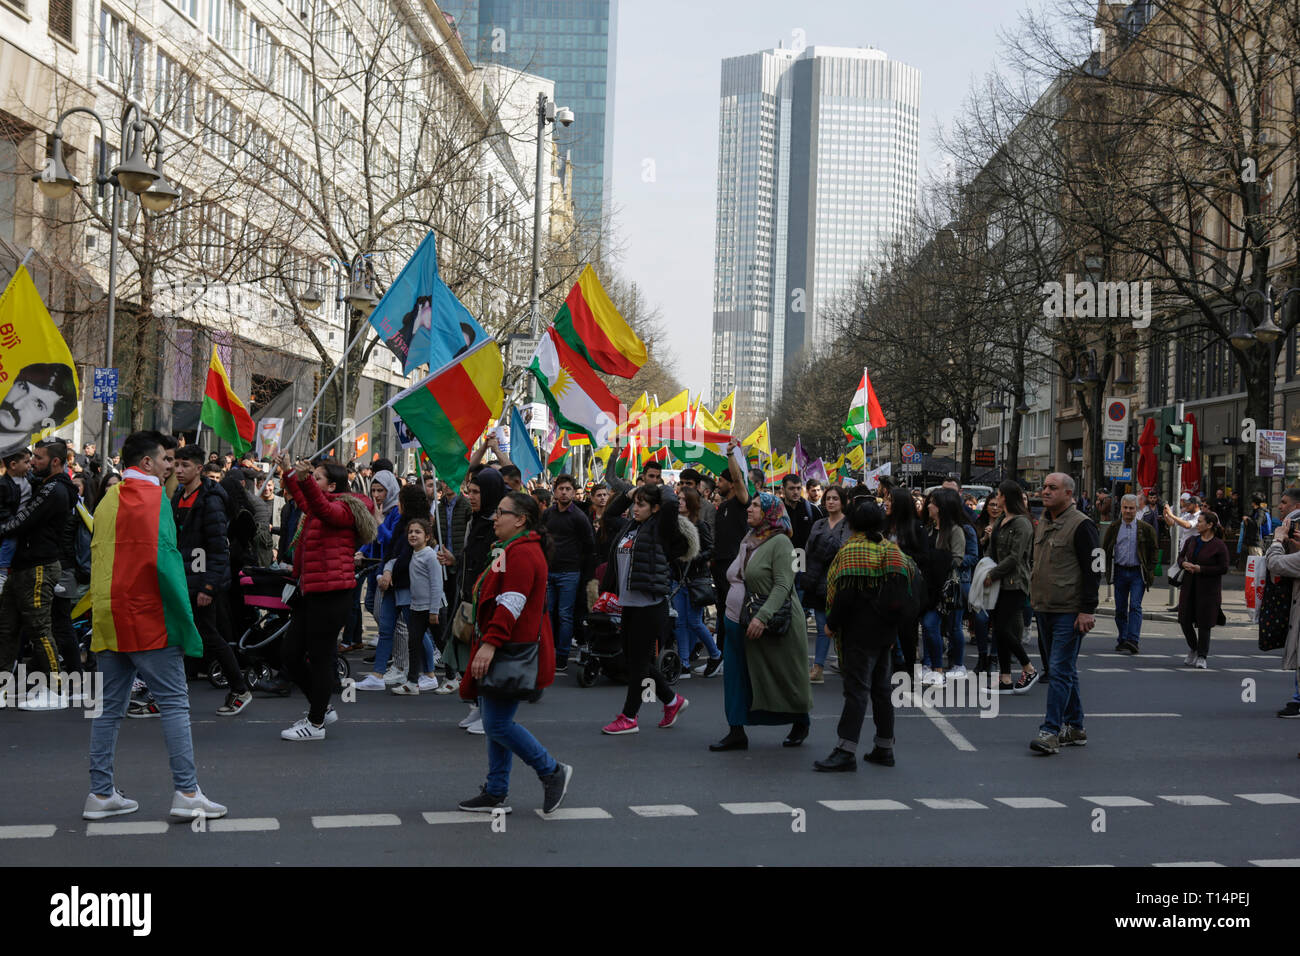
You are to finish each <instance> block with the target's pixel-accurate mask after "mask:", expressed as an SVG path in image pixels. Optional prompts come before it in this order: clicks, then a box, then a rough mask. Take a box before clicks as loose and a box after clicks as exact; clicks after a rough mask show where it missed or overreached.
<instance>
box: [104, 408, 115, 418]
mask: <svg viewBox="0 0 1300 956" xmlns="http://www.w3.org/2000/svg"><path fill="white" fill-rule="evenodd" d="M104 418H106V419H107V420H108V421H110V422H111V421H112V420H113V406H112V405H106V406H105V407H104Z"/></svg>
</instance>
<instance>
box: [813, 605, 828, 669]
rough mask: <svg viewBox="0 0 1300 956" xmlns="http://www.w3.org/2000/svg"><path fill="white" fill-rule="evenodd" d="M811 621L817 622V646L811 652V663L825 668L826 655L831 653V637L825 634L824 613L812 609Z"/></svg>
mask: <svg viewBox="0 0 1300 956" xmlns="http://www.w3.org/2000/svg"><path fill="white" fill-rule="evenodd" d="M813 619H814V620H816V621H817V646H816V648H815V649H814V650H813V663H815V664H816V665H817V666H818V667H825V666H826V655H828V654H829V653H830V652H831V636H830V635H829V634H827V633H826V612H825V611H818V610H817V609H816V608H814V609H813Z"/></svg>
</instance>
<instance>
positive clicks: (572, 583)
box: [546, 571, 581, 661]
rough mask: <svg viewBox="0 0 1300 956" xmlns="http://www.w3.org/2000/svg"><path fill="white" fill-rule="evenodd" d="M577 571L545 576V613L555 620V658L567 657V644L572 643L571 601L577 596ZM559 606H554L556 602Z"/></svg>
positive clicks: (561, 659) (578, 575)
mask: <svg viewBox="0 0 1300 956" xmlns="http://www.w3.org/2000/svg"><path fill="white" fill-rule="evenodd" d="M579 577H581V573H580V572H578V571H553V572H552V573H550V574H548V575H547V576H546V613H547V614H550V615H551V620H552V621H556V618H557V616H558V622H557V623H558V625H559V626H558V627H556V629H555V658H556V660H558V661H565V660H568V659H569V645H570V644H572V643H573V602H574V601H575V600H576V599H577V597H578V578H579ZM557 603H558V604H559V607H558V608H557V607H556V604H557Z"/></svg>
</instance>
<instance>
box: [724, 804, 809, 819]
mask: <svg viewBox="0 0 1300 956" xmlns="http://www.w3.org/2000/svg"><path fill="white" fill-rule="evenodd" d="M718 806H720V807H722V809H724V810H726V811H727V812H728V813H732V814H735V815H736V816H742V817H743V816H748V815H750V814H754V813H786V814H789V813H794V807H792V806H790V805H789V804H788V803H777V802H775V801H774V802H771V803H720V804H718Z"/></svg>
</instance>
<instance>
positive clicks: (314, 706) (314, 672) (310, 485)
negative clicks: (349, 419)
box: [280, 455, 379, 741]
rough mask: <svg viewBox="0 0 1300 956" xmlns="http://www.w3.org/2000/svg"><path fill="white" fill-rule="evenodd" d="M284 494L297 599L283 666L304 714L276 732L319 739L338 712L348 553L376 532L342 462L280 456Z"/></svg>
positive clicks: (349, 582)
mask: <svg viewBox="0 0 1300 956" xmlns="http://www.w3.org/2000/svg"><path fill="white" fill-rule="evenodd" d="M280 474H281V476H282V477H283V479H284V488H285V491H286V492H287V493H288V494H289V495H290V496H291V497H292V498H293V500H294V503H295V504H296V505H297V506H298V508H299V510H300V511H301V512H302V520H301V521H300V522H299V524H298V528H297V530H296V531H295V532H294V535H293V544H292V545H291V547H292V548H293V573H294V576H295V577H296V578H297V580H298V591H299V598H298V603H297V604H296V605H295V606H294V609H293V616H292V617H291V618H290V621H289V630H288V632H287V633H286V634H285V636H284V671H285V673H286V674H287V675H288V677H289V679H290V680H292V681H293V682H294V683H295V684H297V685H298V686H299V687H300V688H301V689H302V692H303V694H304V695H306V697H307V701H308V704H309V705H310V709H309V710H308V711H307V716H305V717H303V718H301V719H300V720H298V721H297V722H296V723H295V724H294V725H293V726H292V727H289V728H288V729H287V730H284V731H281V733H280V736H281V737H282V738H283V739H284V740H294V741H299V740H324V739H325V725H326V724H327V723H333V722H334V721H335V720H337V719H338V717H337V716H336V715H335V713H334V708H333V707H331V706H330V705H329V703H330V693H331V692H332V691H333V689H334V682H335V680H336V675H335V673H334V657H335V654H336V653H337V652H338V644H337V640H336V639H337V638H338V636H339V631H340V630H341V629H342V627H343V625H344V624H345V623H347V620H348V614H349V612H350V611H351V604H350V601H351V597H352V590H353V588H355V587H356V585H357V582H356V578H355V576H354V571H353V564H352V560H353V555H354V554H355V553H356V550H357V548H359V547H361V546H362V545H363V544H369V543H370V542H371V541H373V540H374V539H375V535H376V534H377V533H378V529H379V523H378V521H377V519H376V518H375V513H374V510H373V508H372V507H371V504H370V500H369V499H368V498H363V497H362V496H361V495H354V494H352V493H351V492H349V491H348V473H347V471H346V470H344V468H343V466H342V465H333V464H329V465H318V466H317V467H316V469H315V470H314V471H313V470H312V467H311V463H310V462H308V461H304V460H302V459H299V460H298V462H297V463H296V464H295V465H294V466H293V469H290V467H289V456H288V455H284V456H283V457H281V459H280Z"/></svg>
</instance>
